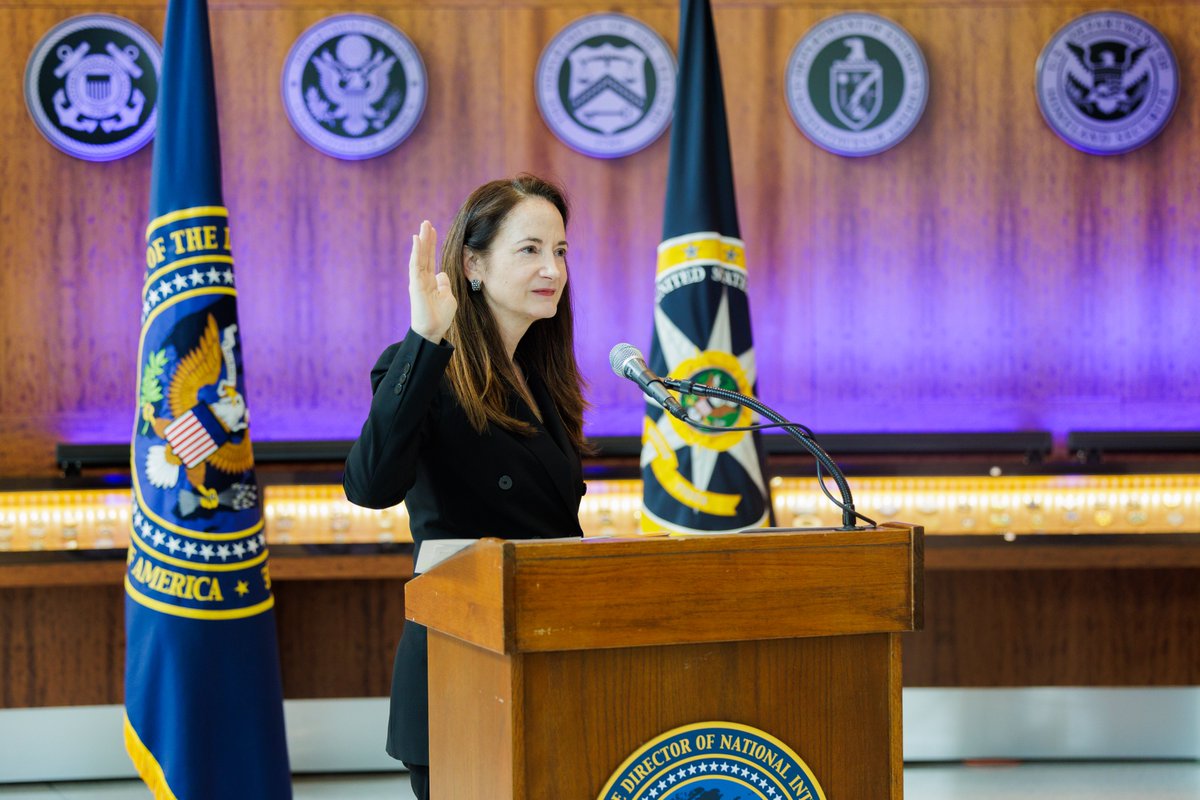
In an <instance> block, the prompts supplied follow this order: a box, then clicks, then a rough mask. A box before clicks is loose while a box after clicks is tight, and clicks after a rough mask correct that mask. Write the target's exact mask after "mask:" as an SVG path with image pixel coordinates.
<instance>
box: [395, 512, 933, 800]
mask: <svg viewBox="0 0 1200 800" xmlns="http://www.w3.org/2000/svg"><path fill="white" fill-rule="evenodd" d="M922 537H923V532H922V529H921V528H920V527H916V526H909V525H901V524H897V523H891V524H887V525H884V526H881V527H880V528H879V529H877V530H871V531H857V532H840V531H831V530H820V531H787V530H771V531H763V532H757V533H741V534H735V535H710V536H692V537H681V538H668V537H647V538H639V539H608V540H595V539H587V540H582V541H581V540H579V539H572V540H552V541H524V542H511V541H502V540H499V539H483V540H481V541H480V542H479V543H477V544H475V545H473V546H471V547H470V548H468V549H466V550H464V551H462V552H461V553H458V554H457V555H455V556H453V557H451V558H449V559H447V560H446V561H444V562H443V563H441V564H439V565H438V566H437V567H435V568H434V569H432V570H430V571H429V572H427V573H426V574H424V575H421V576H420V577H418V578H416V579H415V580H413V581H411V582H410V583H409V584H408V587H407V589H406V593H407V600H406V602H407V613H408V616H409V618H411V619H414V620H416V621H417V622H420V623H422V624H424V625H426V626H428V627H429V629H430V631H429V696H430V714H429V716H430V760H431V762H432V763H431V764H430V768H431V776H432V780H431V785H432V786H433V787H435V788H434V791H435V792H436V793H437V797H438V800H501V799H504V798H513V799H514V800H524V799H525V798H528V800H550V799H551V798H554V799H555V800H559V799H560V798H561V800H591V799H592V798H595V797H597V795H598V794H599V792H600V790H601V789H602V788H603V786H604V784H605V782H606V781H607V780H608V778H609V777H610V776H611V775H612V773H613V772H614V771H615V770H616V769H617V767H619V766H620V765H621V764H622V762H624V761H625V759H626V758H627V757H628V756H630V755H631V754H632V753H633V752H634V751H635V750H637V749H638V748H639V747H640V746H642V745H643V744H645V743H646V742H648V741H650V740H651V739H653V738H655V737H656V736H658V735H659V734H662V733H665V732H666V731H668V730H671V729H673V728H677V727H680V726H683V725H687V724H691V723H695V722H703V721H710V720H717V721H722V722H735V723H741V724H743V725H750V726H753V727H755V728H759V729H761V730H763V731H765V732H766V733H768V734H770V735H772V736H774V737H775V738H777V739H779V740H780V741H782V742H784V743H785V744H787V745H788V746H789V747H791V749H792V750H794V751H796V753H797V754H799V756H800V757H801V758H802V759H803V760H804V761H805V762H806V763H807V765H808V766H809V768H810V769H811V770H812V772H813V774H814V775H815V777H816V778H817V780H818V781H819V782H820V784H821V786H822V787H823V789H824V791H825V794H826V797H827V798H829V800H884V798H892V799H893V800H896V799H898V798H900V797H901V796H902V793H903V780H902V773H901V770H902V760H901V759H902V752H901V744H902V741H901V730H900V726H901V716H900V677H901V672H900V633H901V632H902V631H909V630H914V629H919V628H920V627H921V621H922V578H921V573H922Z"/></svg>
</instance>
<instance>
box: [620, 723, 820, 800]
mask: <svg viewBox="0 0 1200 800" xmlns="http://www.w3.org/2000/svg"><path fill="white" fill-rule="evenodd" d="M749 797H756V798H770V800H825V793H824V791H822V789H821V785H820V784H819V783H817V779H816V777H814V776H813V773H812V770H810V769H809V768H808V765H807V764H805V763H804V761H803V760H802V759H801V758H800V756H798V755H796V753H795V752H793V751H792V749H791V748H790V747H788V746H787V745H786V744H784V743H783V742H781V741H779V740H778V739H776V738H775V737H773V736H771V735H770V734H768V733H765V732H763V731H760V730H758V729H757V728H751V727H750V726H748V725H739V724H737V723H734V722H699V723H696V724H694V725H685V726H684V727H682V728H676V729H674V730H671V731H667V732H666V733H664V734H662V735H661V736H658V737H656V738H655V739H653V740H652V741H649V742H647V743H646V744H644V745H642V746H641V747H640V748H638V750H637V752H635V753H634V754H633V755H631V756H630V757H629V758H627V759H625V763H624V764H622V765H621V766H620V767H618V768H617V771H616V772H614V773H613V775H612V777H611V778H609V779H608V783H606V784H605V785H604V788H603V789H602V790H601V791H600V795H599V797H598V798H597V800H736V799H737V798H749Z"/></svg>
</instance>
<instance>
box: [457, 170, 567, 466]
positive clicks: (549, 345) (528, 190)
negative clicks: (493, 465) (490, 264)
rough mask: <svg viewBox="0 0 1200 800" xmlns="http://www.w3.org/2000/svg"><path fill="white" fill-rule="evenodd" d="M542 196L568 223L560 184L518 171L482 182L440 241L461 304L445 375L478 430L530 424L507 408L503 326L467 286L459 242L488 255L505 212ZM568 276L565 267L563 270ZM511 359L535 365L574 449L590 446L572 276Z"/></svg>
mask: <svg viewBox="0 0 1200 800" xmlns="http://www.w3.org/2000/svg"><path fill="white" fill-rule="evenodd" d="M530 197H540V198H542V199H543V200H546V201H548V202H550V203H551V204H552V205H553V206H554V207H555V208H557V209H558V213H559V214H561V215H562V220H563V228H566V225H567V218H568V212H569V209H568V207H567V198H566V195H565V194H564V193H563V191H562V189H560V188H559V187H558V186H556V185H554V184H553V183H550V182H549V181H546V180H543V179H541V178H538V177H536V176H534V175H527V174H521V175H518V176H516V177H515V178H511V179H502V180H496V181H492V182H490V183H485V184H484V185H483V186H480V187H479V188H478V189H476V190H475V191H474V192H472V193H471V196H470V197H468V198H467V199H466V201H465V202H464V203H463V204H462V208H460V209H459V210H458V213H457V214H456V215H455V216H454V222H453V223H452V224H451V225H450V231H449V232H448V233H447V234H446V240H445V244H443V245H442V271H443V272H445V273H446V275H447V276H448V277H449V278H450V288H451V289H452V290H453V292H454V296H455V297H456V298H458V311H457V312H456V313H455V315H454V321H453V322H452V323H451V324H450V331H449V332H448V333H447V334H446V338H447V340H449V342H450V343H451V344H453V345H454V355H453V356H452V357H451V359H450V368H449V371H448V372H449V377H450V384H451V386H453V388H454V393H455V395H457V397H458V402H459V404H460V405H461V406H462V407H463V410H464V411H466V412H467V419H469V420H470V421H471V425H472V426H473V427H474V428H475V430H477V431H479V432H480V433H483V431H484V430H485V429H486V428H487V424H488V423H489V422H491V423H494V424H496V425H498V426H500V427H501V428H504V429H506V430H510V431H514V432H517V433H522V434H526V435H530V436H532V435H533V434H534V433H535V431H534V428H533V426H531V425H529V424H528V423H525V422H522V421H521V420H519V419H517V418H516V417H514V416H512V415H511V414H510V413H509V411H508V398H509V393H510V392H513V391H519V388H518V387H520V385H521V383H520V379H519V378H518V376H517V373H516V368H515V367H514V366H513V363H512V361H510V360H509V358H508V354H507V353H505V351H504V344H503V340H502V339H501V337H500V329H499V328H498V327H497V325H496V319H495V317H494V316H493V315H492V310H491V309H490V308H489V307H488V304H487V301H486V300H485V299H484V296H483V293H482V292H472V291H471V290H470V286H469V283H468V281H467V275H466V270H465V269H464V265H463V248H469V249H470V250H472V251H474V252H476V253H479V254H485V253H487V252H488V250H489V249H490V248H491V246H492V242H493V240H494V239H495V238H496V234H497V233H499V231H500V226H501V225H503V224H504V220H505V218H506V217H508V214H509V212H511V211H512V210H513V208H515V207H516V205H517V204H518V203H520V202H521V201H522V200H524V199H526V198H530ZM568 275H569V272H568ZM514 357H515V359H516V360H517V361H519V362H520V363H521V366H522V368H523V369H525V370H526V372H527V373H528V372H531V371H532V372H536V373H537V374H538V376H540V378H541V380H542V382H543V383H544V384H545V386H546V389H547V391H548V392H549V393H550V397H551V398H552V399H553V400H554V405H555V407H556V408H557V409H558V413H559V416H560V417H561V418H562V421H563V425H564V426H565V427H566V429H567V434H568V435H569V436H570V437H571V442H572V443H573V444H574V445H575V449H576V450H578V451H579V452H581V453H587V452H590V447H589V446H588V444H587V441H586V440H585V439H584V437H583V412H584V410H585V409H586V408H587V403H586V402H585V401H584V399H583V388H584V380H583V376H582V375H581V374H580V373H579V365H578V364H577V363H576V361H575V324H574V316H573V314H572V311H571V281H570V280H568V281H567V282H566V285H565V286H564V287H563V293H562V297H560V298H559V301H558V313H556V314H555V315H554V316H553V317H551V318H549V319H539V320H535V321H534V323H533V324H532V325H531V326H530V327H529V330H528V331H526V332H525V336H524V337H523V338H522V339H521V343H520V344H519V345H517V352H516V354H515V356H514Z"/></svg>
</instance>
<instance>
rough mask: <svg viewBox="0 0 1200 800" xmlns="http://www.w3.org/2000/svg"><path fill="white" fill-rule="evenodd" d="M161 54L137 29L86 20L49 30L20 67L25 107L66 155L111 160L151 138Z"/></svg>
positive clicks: (97, 17)
mask: <svg viewBox="0 0 1200 800" xmlns="http://www.w3.org/2000/svg"><path fill="white" fill-rule="evenodd" d="M161 64H162V49H161V48H160V47H159V46H158V42H156V41H155V40H154V37H152V36H151V35H150V34H149V33H147V32H146V31H145V30H144V29H143V28H141V27H139V26H138V25H137V24H135V23H133V22H130V21H129V20H127V19H124V18H122V17H117V16H114V15H112V14H84V15H82V16H78V17H72V18H71V19H68V20H64V21H63V22H60V23H59V24H58V25H55V26H54V27H53V28H51V29H50V30H49V31H48V32H47V33H46V35H45V36H43V37H42V39H41V41H39V42H38V43H37V46H36V47H34V48H33V53H32V54H31V55H30V56H29V61H28V63H27V64H26V66H25V105H26V106H27V107H28V108H29V113H30V115H31V116H32V117H33V121H34V123H35V124H36V125H37V128H38V130H39V131H41V133H42V135H43V136H45V137H46V138H47V139H49V140H50V143H51V144H53V145H54V146H55V147H57V148H58V149H59V150H62V151H63V152H64V153H67V154H68V155H72V156H75V157H76V158H82V159H84V160H87V161H112V160H114V159H118V158H124V157H125V156H127V155H129V154H130V153H133V152H136V151H137V150H139V149H140V148H141V147H143V146H144V145H145V144H146V142H148V141H150V139H152V138H153V137H154V123H155V114H156V111H155V101H156V100H157V98H158V71H159V67H160V66H161Z"/></svg>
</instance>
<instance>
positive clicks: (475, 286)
mask: <svg viewBox="0 0 1200 800" xmlns="http://www.w3.org/2000/svg"><path fill="white" fill-rule="evenodd" d="M481 289H483V281H481V280H479V278H471V291H472V292H478V291H480V290H481Z"/></svg>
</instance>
